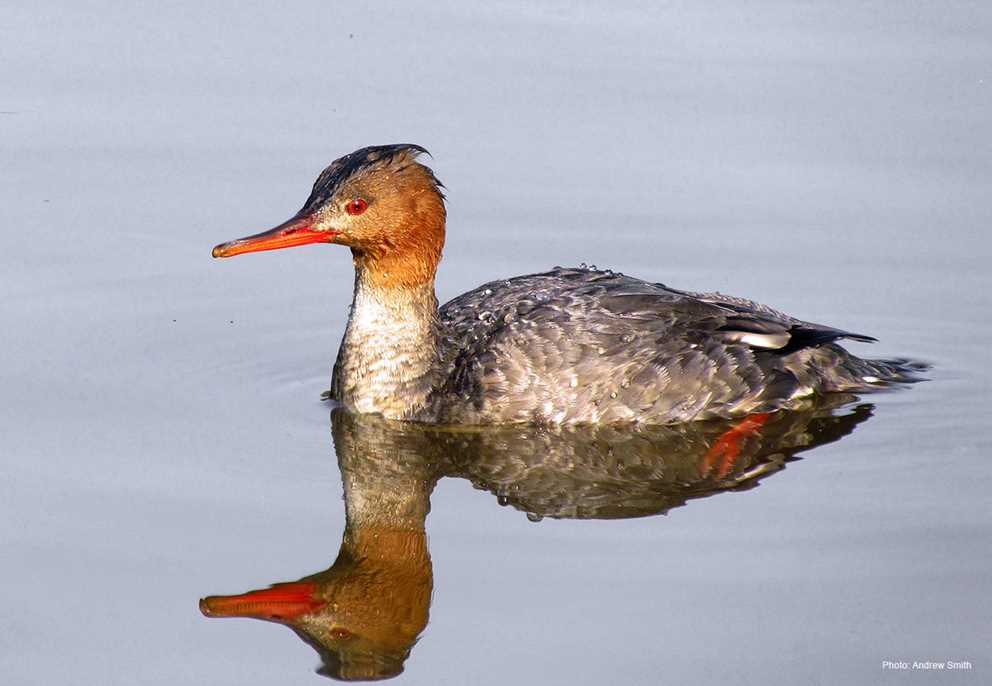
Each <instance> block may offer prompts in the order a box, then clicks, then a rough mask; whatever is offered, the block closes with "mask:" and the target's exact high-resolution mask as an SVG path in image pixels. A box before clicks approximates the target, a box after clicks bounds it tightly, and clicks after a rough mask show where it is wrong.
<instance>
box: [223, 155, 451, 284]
mask: <svg viewBox="0 0 992 686" xmlns="http://www.w3.org/2000/svg"><path fill="white" fill-rule="evenodd" d="M424 153H427V150H426V149H424V148H422V147H420V146H419V145H413V144H406V143H404V144H395V145H375V146H370V147H367V148H362V149H360V150H356V151H355V152H353V153H350V154H348V155H345V156H344V157H342V158H340V159H338V160H335V161H334V162H332V163H331V165H330V166H328V167H327V168H326V169H325V170H324V171H323V172H321V174H320V176H318V177H317V181H316V182H315V183H314V186H313V191H312V192H311V193H310V197H309V198H307V201H306V203H304V205H303V208H302V209H301V210H300V211H299V212H297V213H296V214H295V215H294V216H293V217H291V218H290V219H289V220H287V221H285V222H283V223H282V224H279V225H278V226H276V227H275V228H272V229H269V230H268V231H264V232H262V233H258V234H255V235H253V236H246V237H244V238H238V239H235V240H233V241H228V242H227V243H221V244H220V245H218V246H216V247H215V248H214V249H213V256H214V257H233V256H235V255H240V254H242V253H247V252H258V251H261V250H277V249H279V248H289V247H292V246H296V245H306V244H308V243H336V244H339V245H345V246H348V247H349V248H351V251H352V255H353V257H354V261H355V268H356V269H357V270H359V271H360V272H362V273H363V274H365V275H367V278H370V279H371V280H373V281H375V282H378V283H379V284H380V285H386V286H413V285H419V284H423V283H426V282H429V281H432V280H433V278H434V274H435V272H436V270H437V264H438V262H439V261H440V259H441V249H442V248H443V246H444V222H445V207H444V194H443V193H442V191H441V189H442V187H443V186H442V184H441V182H440V181H438V179H437V177H435V176H434V173H433V172H432V171H431V170H430V169H429V168H428V167H426V166H424V165H423V164H421V163H419V162H417V158H418V156H420V155H421V154H424ZM428 154H429V153H428Z"/></svg>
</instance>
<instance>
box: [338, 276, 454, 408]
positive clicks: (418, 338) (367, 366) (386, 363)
mask: <svg viewBox="0 0 992 686" xmlns="http://www.w3.org/2000/svg"><path fill="white" fill-rule="evenodd" d="M437 331H438V325H437V298H436V297H435V295H434V285H433V283H426V284H423V285H420V286H414V287H409V288H384V287H380V286H376V285H375V284H373V283H371V280H370V279H368V278H366V274H365V272H364V270H363V269H359V270H357V271H356V274H355V295H354V300H353V301H352V305H351V316H350V317H349V318H348V328H347V329H346V330H345V333H344V339H343V340H342V341H341V349H340V350H339V351H338V359H337V362H336V363H335V365H334V376H333V378H332V380H331V394H332V396H333V397H334V398H335V399H336V400H338V401H339V402H340V403H341V404H342V405H343V406H344V407H345V409H347V410H349V411H351V412H361V413H378V414H381V415H383V416H384V417H388V418H390V419H406V418H409V417H410V416H411V414H412V412H413V411H415V410H416V409H418V408H419V407H420V406H422V405H423V402H424V400H425V399H426V397H427V394H428V393H429V392H430V391H431V388H432V387H433V382H434V373H435V372H436V367H437V364H438V349H437V348H438V346H437V336H438V333H437Z"/></svg>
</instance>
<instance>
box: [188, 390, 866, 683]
mask: <svg viewBox="0 0 992 686" xmlns="http://www.w3.org/2000/svg"><path fill="white" fill-rule="evenodd" d="M853 400H854V399H853V398H851V397H850V396H832V397H828V398H826V399H821V400H820V401H818V402H817V403H816V404H811V405H810V406H809V407H807V408H804V409H802V410H793V411H780V412H775V413H771V414H757V415H751V416H750V417H747V418H745V419H744V420H738V421H735V422H724V421H720V422H693V423H690V424H683V425H674V426H657V427H638V428H633V429H631V428H626V429H622V428H617V427H606V426H588V427H574V428H554V429H550V428H542V427H527V426H504V427H489V428H466V427H451V428H445V427H437V426H429V425H419V424H413V423H406V422H396V421H390V420H386V419H382V418H381V417H377V416H372V415H352V414H349V413H347V412H345V411H343V410H340V409H338V410H335V411H334V412H333V413H332V415H331V423H332V433H333V436H334V447H335V450H336V451H337V456H338V464H339V466H340V469H341V478H342V481H343V484H344V498H345V512H346V521H345V530H344V535H343V537H342V541H341V548H340V550H339V551H338V556H337V559H335V561H334V564H333V565H331V567H330V568H329V569H327V570H325V571H323V572H319V573H317V574H312V575H310V576H305V577H303V578H302V579H300V580H298V581H293V582H286V583H278V584H275V585H273V586H272V587H270V588H267V589H261V590H257V591H250V592H248V593H244V594H241V595H233V596H209V597H207V598H204V599H202V600H201V601H200V609H201V611H202V612H203V614H205V615H206V616H208V617H253V618H256V619H263V620H268V621H274V622H278V623H281V624H285V625H287V626H289V627H290V628H292V629H293V630H294V631H295V632H296V633H297V634H298V635H299V636H300V638H302V639H303V640H304V641H306V642H307V643H308V644H309V645H311V646H312V647H313V648H315V649H316V650H317V652H318V653H319V654H320V656H321V659H322V662H323V664H322V666H321V668H320V669H319V670H318V672H319V673H320V674H323V675H326V676H330V677H333V678H336V679H342V680H374V679H385V678H389V677H393V676H396V675H398V674H399V673H400V672H402V671H403V664H404V662H405V661H406V659H407V657H408V656H409V654H410V651H411V649H412V648H413V646H414V644H415V643H416V641H417V637H418V636H419V635H420V633H421V632H422V631H423V630H424V628H425V627H426V626H427V620H428V612H429V608H430V599H431V592H432V588H433V573H432V569H431V560H430V554H429V552H428V550H427V538H426V533H425V529H424V524H425V520H426V518H427V513H428V512H429V510H430V495H431V492H432V491H433V490H434V486H435V485H436V484H437V481H438V480H439V479H441V478H443V477H455V478H463V479H468V480H469V481H471V482H472V484H473V485H474V486H475V487H476V488H478V489H481V490H485V491H489V492H491V493H493V494H494V495H496V496H497V498H498V500H499V502H500V504H502V505H509V506H512V507H514V508H516V509H518V510H521V511H522V512H524V513H526V515H527V516H528V517H529V518H530V519H532V520H539V519H541V518H544V517H554V518H573V519H623V518H631V517H643V516H649V515H655V514H665V513H667V512H668V511H669V510H670V509H672V508H674V507H678V506H680V505H683V504H685V503H686V502H687V501H689V500H692V499H695V498H703V497H706V496H710V495H713V494H716V493H719V492H721V491H739V490H744V489H748V488H751V487H753V486H755V485H756V484H757V483H758V482H759V481H760V480H761V479H762V478H763V477H766V476H768V475H770V474H773V473H775V472H777V471H778V470H780V469H782V468H783V467H784V466H785V464H786V463H787V462H789V461H791V460H794V459H796V457H795V456H796V454H797V453H799V452H802V451H808V450H810V449H812V448H815V447H816V446H819V445H823V444H825V443H830V442H833V441H836V440H838V439H840V438H842V437H843V436H845V435H847V434H849V433H850V432H851V431H852V430H853V429H854V428H855V427H856V426H857V425H858V424H860V423H861V422H862V421H864V420H866V419H868V418H869V417H870V416H871V413H872V406H871V405H867V404H860V405H856V406H854V405H852V401H853Z"/></svg>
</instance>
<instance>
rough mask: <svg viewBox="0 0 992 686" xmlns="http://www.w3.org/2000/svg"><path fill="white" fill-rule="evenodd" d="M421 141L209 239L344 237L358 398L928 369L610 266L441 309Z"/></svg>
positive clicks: (895, 379)
mask: <svg viewBox="0 0 992 686" xmlns="http://www.w3.org/2000/svg"><path fill="white" fill-rule="evenodd" d="M424 153H427V151H426V150H425V149H424V148H422V147H421V146H419V145H413V144H395V145H379V146H371V147H366V148H362V149H360V150H356V151H355V152H353V153H350V154H348V155H345V156H344V157H342V158H340V159H338V160H336V161H334V162H333V163H331V165H330V166H328V167H327V168H326V169H324V171H323V172H321V174H320V176H318V177H317V181H316V182H315V183H314V186H313V190H312V192H311V193H310V196H309V198H308V199H307V201H306V203H305V204H304V205H303V208H302V209H301V210H300V211H299V212H297V213H296V215H294V216H293V217H292V218H291V219H289V220H288V221H286V222H284V223H282V224H280V225H278V226H276V227H275V228H273V229H271V230H269V231H265V232H263V233H259V234H256V235H253V236H248V237H246V238H239V239H237V240H233V241H229V242H227V243H223V244H221V245H218V246H216V247H215V248H214V249H213V256H214V257H232V256H234V255H240V254H242V253H248V252H255V251H261V250H275V249H279V248H287V247H290V246H296V245H304V244H308V243H335V244H339V245H345V246H347V247H349V248H351V252H352V257H353V262H354V266H355V282H354V300H353V303H352V307H351V315H350V317H349V319H348V325H347V328H346V329H345V334H344V339H343V341H342V343H341V347H340V349H339V352H338V356H337V361H336V362H335V364H334V371H333V374H332V379H331V389H330V391H329V397H330V398H331V399H333V400H335V401H337V402H338V403H339V404H340V405H341V406H342V407H344V408H345V409H347V410H350V411H352V412H357V413H377V414H381V415H382V416H384V417H386V418H389V419H399V420H410V421H417V422H427V423H438V424H475V425H478V424H502V423H537V424H552V425H554V424H586V423H588V424H597V423H646V424H670V423H677V422H684V421H691V420H701V419H712V418H734V417H744V416H747V415H750V414H753V413H760V412H769V411H774V410H778V409H782V408H789V407H795V406H797V405H798V404H801V403H802V401H803V399H804V398H807V397H809V396H812V395H816V394H823V393H831V392H861V391H867V390H873V389H877V388H879V387H884V386H889V385H891V384H894V383H900V382H908V381H913V380H915V379H916V378H917V377H916V373H917V372H918V371H919V370H920V369H922V368H923V366H922V365H920V364H918V363H914V362H910V361H907V360H902V359H895V360H866V359H862V358H859V357H857V356H855V355H853V354H851V353H849V352H848V351H847V350H845V349H844V348H842V347H841V346H839V345H838V344H837V343H836V341H838V340H840V339H845V338H846V339H852V340H856V341H866V342H870V341H874V340H875V339H874V338H872V337H870V336H865V335H863V334H858V333H852V332H850V331H844V330H841V329H836V328H832V327H829V326H823V325H820V324H814V323H811V322H807V321H802V320H799V319H796V318H794V317H791V316H789V315H786V314H783V313H782V312H779V311H777V310H774V309H772V308H770V307H768V306H766V305H761V304H758V303H755V302H752V301H750V300H747V299H744V298H737V297H733V296H727V295H723V294H720V293H695V292H690V291H683V290H678V289H675V288H670V287H668V286H665V285H663V284H660V283H649V282H647V281H642V280H640V279H636V278H633V277H630V276H625V275H623V274H620V273H616V272H612V271H609V270H598V269H590V268H561V267H556V268H554V269H552V270H551V271H547V272H543V273H540V274H530V275H526V276H518V277H514V278H511V279H505V280H499V281H492V282H490V283H487V284H484V285H482V286H479V287H478V288H476V289H475V290H472V291H469V292H468V293H465V294H463V295H460V296H458V297H457V298H455V299H454V300H452V301H451V302H449V303H447V304H446V305H444V306H442V307H440V308H438V301H437V297H436V296H435V293H434V278H435V274H436V272H437V266H438V263H439V261H440V259H441V250H442V247H443V245H444V236H445V197H444V193H443V186H442V184H441V183H440V181H438V179H437V177H436V176H435V175H434V173H433V171H432V170H431V169H430V168H428V167H427V166H425V165H424V164H423V163H421V162H420V161H418V157H419V156H420V155H422V154H424Z"/></svg>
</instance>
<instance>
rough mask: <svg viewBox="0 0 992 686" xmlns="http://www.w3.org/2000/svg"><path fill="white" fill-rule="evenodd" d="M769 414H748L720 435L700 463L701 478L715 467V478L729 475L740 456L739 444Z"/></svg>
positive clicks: (765, 419)
mask: <svg viewBox="0 0 992 686" xmlns="http://www.w3.org/2000/svg"><path fill="white" fill-rule="evenodd" d="M769 417H771V413H770V412H758V413H755V414H749V415H748V416H747V417H745V418H744V419H742V420H741V421H740V422H739V423H737V424H736V425H734V426H733V427H731V428H729V429H727V430H726V431H724V432H723V433H722V434H720V435H719V436H718V437H717V439H716V440H715V441H714V442H713V445H711V446H710V449H709V450H707V451H706V454H705V455H704V456H703V459H702V461H701V463H700V466H701V467H702V469H701V470H700V471H701V472H702V474H703V476H706V475H708V474H709V473H710V472H711V471H712V470H713V468H714V467H716V476H717V478H721V479H722V478H723V477H725V476H727V474H729V473H730V470H731V469H733V467H734V462H735V461H736V460H737V458H738V457H739V456H740V454H741V443H743V441H744V439H745V438H747V437H748V436H750V435H752V434H754V433H756V432H757V431H758V430H759V429H760V428H761V427H762V426H763V425H764V423H765V422H767V421H768V418H769Z"/></svg>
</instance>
